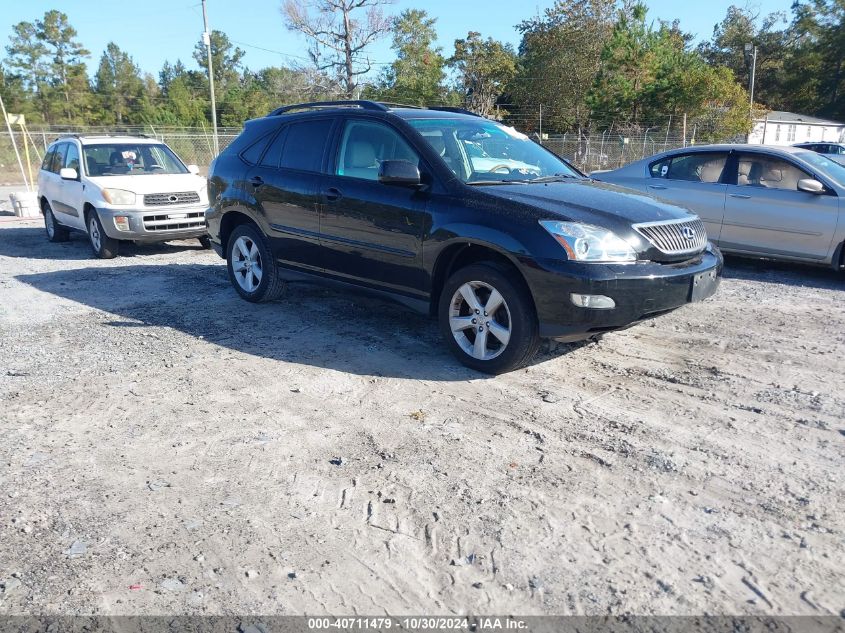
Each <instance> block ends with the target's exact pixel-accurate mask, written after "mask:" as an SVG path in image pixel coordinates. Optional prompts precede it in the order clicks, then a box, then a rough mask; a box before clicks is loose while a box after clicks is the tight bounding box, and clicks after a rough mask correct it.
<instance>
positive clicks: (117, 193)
mask: <svg viewBox="0 0 845 633" xmlns="http://www.w3.org/2000/svg"><path fill="white" fill-rule="evenodd" d="M103 200H105V201H106V202H108V203H109V204H135V194H134V193H132V192H131V191H126V190H124V189H103Z"/></svg>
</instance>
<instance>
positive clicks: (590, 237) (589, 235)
mask: <svg viewBox="0 0 845 633" xmlns="http://www.w3.org/2000/svg"><path fill="white" fill-rule="evenodd" d="M540 224H541V225H542V227H543V228H544V229H546V230H547V231H548V232H549V233H551V235H552V237H554V238H555V239H556V240H557V241H558V242H559V243H560V245H561V246H563V248H564V249H566V252H567V254H568V255H569V258H570V259H574V260H577V261H580V262H633V261H636V260H637V254H636V253H635V252H634V249H633V248H632V247H631V245H630V244H628V242H626V241H625V240H623V239H622V238H620V237H619V236H618V235H616V234H615V233H614V232H613V231H608V230H607V229H603V228H601V227H598V226H592V225H591V224H579V223H578V222H557V221H555V220H540Z"/></svg>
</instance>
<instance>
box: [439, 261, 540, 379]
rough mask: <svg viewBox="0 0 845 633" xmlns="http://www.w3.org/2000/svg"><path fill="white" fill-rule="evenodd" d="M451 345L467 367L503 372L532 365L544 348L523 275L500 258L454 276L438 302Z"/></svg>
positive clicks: (449, 345) (463, 270) (470, 267)
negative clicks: (523, 281)
mask: <svg viewBox="0 0 845 633" xmlns="http://www.w3.org/2000/svg"><path fill="white" fill-rule="evenodd" d="M438 317H439V320H440V330H441V332H442V334H443V338H444V339H445V340H446V345H447V346H448V347H449V349H450V350H451V351H452V353H453V354H454V355H455V356H456V357H457V358H458V360H460V361H461V362H462V363H463V364H464V365H466V366H467V367H470V368H472V369H475V370H477V371H481V372H484V373H487V374H502V373H505V372H508V371H512V370H514V369H517V368H519V367H522V366H524V365H525V364H527V363H528V362H529V361H530V360H531V359H532V358H533V357H534V355H535V354H536V353H537V349H538V348H539V346H540V336H539V329H538V326H537V315H536V312H535V310H534V303H533V301H532V300H531V296H530V294H529V293H528V290H527V289H526V288H525V285H524V284H523V283H522V280H521V279H520V278H519V276H518V274H517V273H516V272H515V271H514V270H512V269H509V268H507V267H506V266H501V265H499V264H496V263H494V262H481V263H477V264H470V265H469V266H467V267H465V268H461V269H460V270H457V271H455V272H454V273H452V274H451V275H450V276H449V279H448V280H447V281H446V284H445V285H444V287H443V292H442V294H441V295H440V303H439V306H438Z"/></svg>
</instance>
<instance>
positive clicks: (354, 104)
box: [267, 99, 390, 116]
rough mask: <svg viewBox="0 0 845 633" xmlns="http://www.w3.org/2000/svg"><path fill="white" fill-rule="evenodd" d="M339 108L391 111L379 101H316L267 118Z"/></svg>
mask: <svg viewBox="0 0 845 633" xmlns="http://www.w3.org/2000/svg"><path fill="white" fill-rule="evenodd" d="M337 107H347V108H361V109H362V110H376V111H378V112H387V111H388V110H389V109H390V108H389V107H388V106H387V105H385V104H382V103H378V102H377V101H365V100H361V99H357V100H347V101H314V102H312V103H296V104H293V105H287V106H282V107H281V108H276V109H275V110H273V111H272V112H271V113H270V114H268V115H267V116H278V115H280V114H286V113H287V112H291V111H293V110H316V109H319V108H337Z"/></svg>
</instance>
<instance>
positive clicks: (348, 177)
mask: <svg viewBox="0 0 845 633" xmlns="http://www.w3.org/2000/svg"><path fill="white" fill-rule="evenodd" d="M332 158H333V160H332V161H331V163H330V166H329V172H330V173H328V174H327V175H325V176H324V177H323V180H322V185H321V188H320V207H321V216H320V231H321V239H322V244H323V248H324V249H325V265H326V270H327V272H331V273H332V274H333V275H336V276H338V277H341V278H343V279H344V280H347V281H351V282H354V283H361V284H365V285H374V286H379V287H382V288H384V289H386V290H391V291H398V292H402V293H406V294H420V293H421V292H422V288H423V273H422V236H423V231H424V228H425V223H426V221H427V213H426V209H427V201H428V194H427V193H426V192H425V191H423V190H422V189H421V188H413V187H406V186H398V185H389V184H384V183H381V182H379V180H378V173H379V164H380V163H381V162H382V161H384V160H407V161H409V162H412V163H414V164H415V165H418V166H419V165H421V159H420V155H419V153H418V152H417V151H416V150H415V149H414V147H413V146H412V144H411V143H410V142H409V141H408V139H407V138H405V137H404V135H403V134H402V133H401V132H399V131H398V130H397V129H395V128H394V127H392V126H390V125H388V124H387V123H384V122H381V121H376V120H372V119H363V118H349V119H346V120H345V122H344V123H343V128H342V130H339V134H338V136H337V142H336V143H335V148H334V151H333V157H332Z"/></svg>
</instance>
